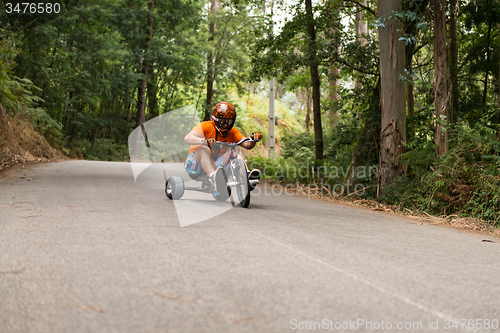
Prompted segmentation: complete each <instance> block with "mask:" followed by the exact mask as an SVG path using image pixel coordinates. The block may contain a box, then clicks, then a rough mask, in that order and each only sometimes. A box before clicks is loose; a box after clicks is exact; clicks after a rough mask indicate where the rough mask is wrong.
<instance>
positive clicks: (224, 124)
mask: <svg viewBox="0 0 500 333" xmlns="http://www.w3.org/2000/svg"><path fill="white" fill-rule="evenodd" d="M212 119H213V121H214V124H215V128H216V129H217V131H218V132H219V133H220V135H222V136H223V137H226V136H227V134H228V133H229V131H230V130H231V128H233V125H234V121H235V120H236V110H235V108H234V106H233V104H231V103H228V102H220V103H217V104H216V105H215V106H214V109H213V111H212Z"/></svg>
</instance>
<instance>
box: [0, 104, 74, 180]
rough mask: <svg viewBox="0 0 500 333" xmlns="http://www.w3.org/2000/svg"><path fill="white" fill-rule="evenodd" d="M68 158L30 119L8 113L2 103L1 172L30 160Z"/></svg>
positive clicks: (0, 109)
mask: <svg viewBox="0 0 500 333" xmlns="http://www.w3.org/2000/svg"><path fill="white" fill-rule="evenodd" d="M62 159H66V157H65V156H64V155H62V154H61V153H60V152H59V151H57V150H56V149H54V148H53V147H51V146H50V145H49V143H48V142H47V141H46V140H45V138H44V137H43V136H42V135H41V134H40V133H38V132H37V131H36V130H35V129H34V128H33V125H32V124H31V122H30V121H29V119H24V118H22V117H19V116H13V115H10V114H8V113H7V112H6V111H5V109H4V108H3V106H2V105H1V104H0V172H1V171H3V170H5V169H7V168H8V167H10V166H13V165H16V164H22V163H30V162H44V161H45V162H46V161H58V160H62Z"/></svg>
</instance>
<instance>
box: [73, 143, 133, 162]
mask: <svg viewBox="0 0 500 333" xmlns="http://www.w3.org/2000/svg"><path fill="white" fill-rule="evenodd" d="M91 145H92V143H91V142H90V141H87V140H85V141H77V142H75V145H74V146H75V148H72V149H67V150H64V152H65V154H66V155H67V156H68V157H70V158H78V159H85V160H89V161H112V162H127V161H128V160H129V150H128V146H127V145H124V144H113V145H111V144H110V142H109V140H108V139H96V141H95V143H94V149H91Z"/></svg>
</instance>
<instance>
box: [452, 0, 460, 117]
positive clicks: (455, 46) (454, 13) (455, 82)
mask: <svg viewBox="0 0 500 333" xmlns="http://www.w3.org/2000/svg"><path fill="white" fill-rule="evenodd" d="M459 4H460V2H459V1H458V0H450V80H451V89H452V95H451V96H452V99H451V109H450V123H451V124H453V122H454V114H455V113H456V110H457V108H458V99H459V97H460V95H459V94H460V92H459V90H458V39H457V17H458V10H459Z"/></svg>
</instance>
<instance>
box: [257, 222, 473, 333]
mask: <svg viewBox="0 0 500 333" xmlns="http://www.w3.org/2000/svg"><path fill="white" fill-rule="evenodd" d="M250 232H251V233H253V234H255V235H257V236H259V237H261V238H264V239H267V240H268V241H270V242H273V243H274V244H276V245H279V246H281V247H283V248H285V249H288V250H290V251H292V252H295V253H297V254H299V255H301V256H303V257H306V258H308V259H310V260H312V261H314V262H317V263H318V264H321V265H324V266H327V267H329V268H331V269H333V270H334V271H336V272H339V273H341V274H344V275H346V276H348V277H350V278H353V279H355V280H357V281H359V282H361V283H364V284H366V285H367V286H370V287H372V288H374V289H376V290H378V291H380V292H382V293H384V294H390V296H391V297H393V298H396V299H398V300H400V301H402V302H404V303H406V304H408V305H411V306H414V307H416V308H418V309H420V310H423V311H426V312H429V313H432V314H434V315H435V316H438V317H439V318H441V319H443V320H449V321H450V322H455V321H456V320H458V319H456V318H453V317H451V316H449V315H447V314H445V313H443V312H441V311H438V310H435V309H432V308H430V307H428V306H425V305H423V304H421V303H419V302H416V301H413V300H411V299H410V298H408V297H405V296H401V295H399V294H397V293H392V294H391V293H390V292H389V291H387V290H386V289H385V288H383V287H381V286H379V285H377V284H374V283H372V282H370V281H368V280H366V279H363V278H362V277H359V276H358V275H356V274H355V273H353V272H349V271H347V270H345V269H342V268H338V267H336V266H334V265H332V264H330V263H328V262H326V261H323V260H321V259H319V258H316V257H313V256H311V255H310V254H307V253H305V252H302V251H299V250H297V249H294V248H293V247H291V246H290V245H287V244H285V243H282V242H280V241H278V240H276V239H273V238H271V237H268V236H265V235H263V234H261V233H258V232H255V231H250ZM458 321H459V322H460V320H458ZM464 329H466V330H468V331H471V330H470V329H468V328H467V327H464ZM472 332H477V330H472Z"/></svg>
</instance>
